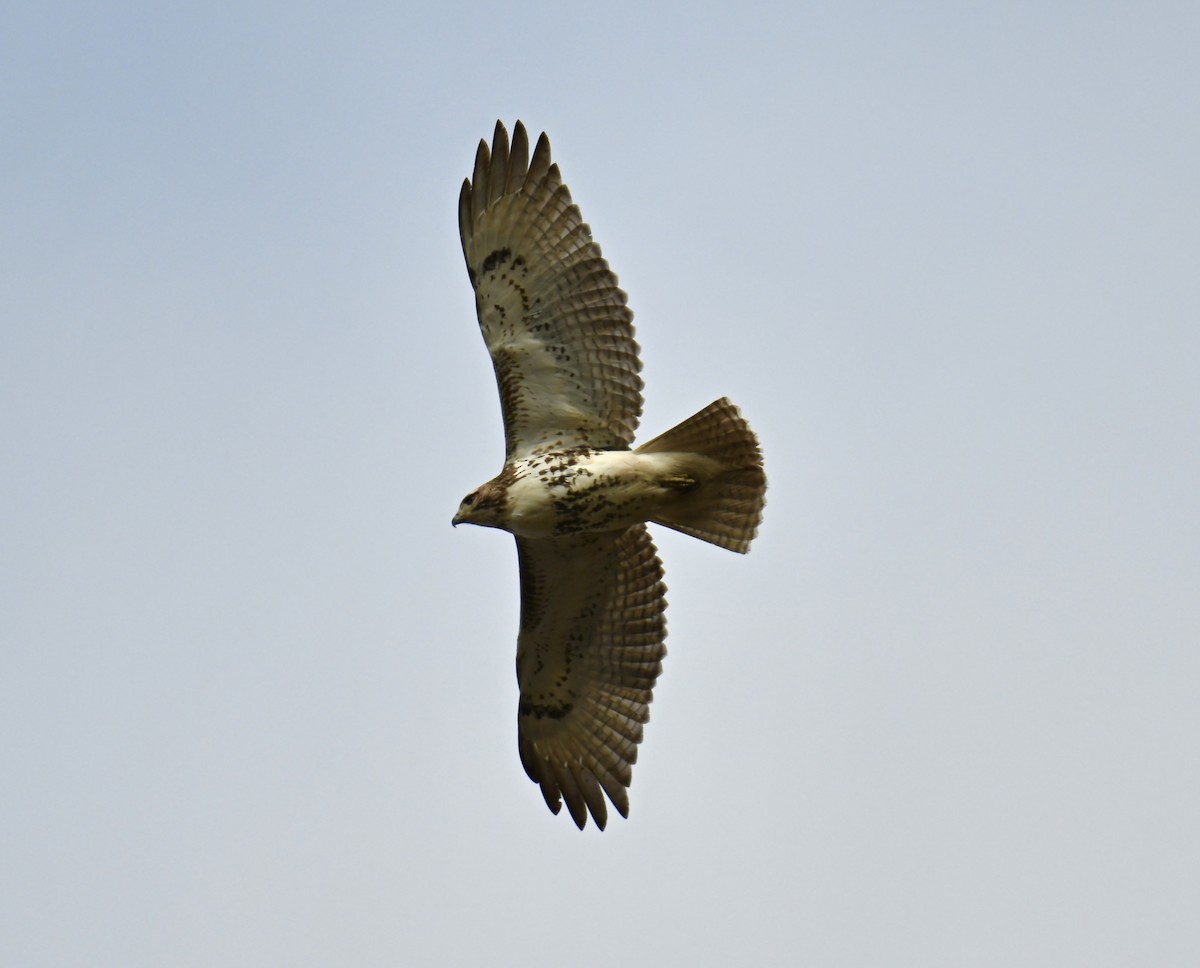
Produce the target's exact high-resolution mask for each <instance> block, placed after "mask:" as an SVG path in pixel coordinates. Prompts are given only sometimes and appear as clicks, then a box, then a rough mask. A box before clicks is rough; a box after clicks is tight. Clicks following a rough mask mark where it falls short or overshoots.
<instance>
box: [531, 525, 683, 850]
mask: <svg viewBox="0 0 1200 968" xmlns="http://www.w3.org/2000/svg"><path fill="white" fill-rule="evenodd" d="M517 554H518V556H519V558H520V564H521V634H520V638H519V639H518V642H517V681H518V683H519V684H520V687H521V699H520V705H519V707H518V709H517V740H518V745H519V748H520V752H521V764H522V765H523V766H524V767H525V772H526V773H528V774H529V778H530V779H531V780H533V781H534V782H535V783H538V784H540V785H541V788H542V795H543V796H544V797H545V798H546V804H547V805H548V806H549V807H550V809H551V810H552V811H553V812H554V813H558V811H559V809H560V808H561V806H562V800H563V799H565V800H566V801H567V810H569V811H570V813H571V818H572V819H573V820H574V821H575V823H576V825H577V826H578V827H579V829H580V830H582V829H583V827H584V825H585V824H586V823H587V817H588V813H589V812H590V813H591V815H592V819H593V821H594V822H595V824H596V826H597V827H599V828H600V829H601V830H603V829H604V825H605V823H606V822H607V821H608V811H607V808H606V806H605V802H604V794H607V795H608V799H609V800H611V801H612V804H613V806H615V807H616V808H617V811H618V812H619V813H620V814H621V816H623V817H627V816H629V797H628V795H627V793H626V788H627V787H628V786H629V782H630V780H631V778H632V767H633V764H634V762H635V761H636V760H637V746H638V743H640V742H641V741H642V724H643V723H645V722H646V721H647V720H648V719H649V718H650V711H649V708H648V707H649V704H650V700H651V698H652V691H653V689H654V683H655V680H656V679H657V678H658V675H659V673H660V672H661V671H662V659H663V656H664V655H666V651H667V650H666V647H665V646H664V645H663V639H664V638H665V637H666V621H665V619H664V616H663V612H664V610H665V609H666V604H667V603H666V597H665V593H666V586H665V585H664V584H663V582H662V577H663V570H662V564H661V563H660V562H659V560H658V555H657V553H656V552H655V550H654V544H653V542H651V540H650V535H649V534H648V533H647V531H646V526H645V525H643V524H635V525H634V526H633V527H631V528H630V529H629V530H628V531H625V532H624V533H620V532H604V533H597V534H583V535H573V536H569V537H563V538H552V539H545V540H537V541H534V540H530V539H528V538H517Z"/></svg>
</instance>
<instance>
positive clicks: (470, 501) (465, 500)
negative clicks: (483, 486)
mask: <svg viewBox="0 0 1200 968" xmlns="http://www.w3.org/2000/svg"><path fill="white" fill-rule="evenodd" d="M478 494H479V492H478V491H472V492H471V493H470V494H468V495H467V496H466V497H464V498H463V500H462V502H463V504H465V505H466V506H467V507H470V506H471V505H472V504H474V503H475V497H476V495H478Z"/></svg>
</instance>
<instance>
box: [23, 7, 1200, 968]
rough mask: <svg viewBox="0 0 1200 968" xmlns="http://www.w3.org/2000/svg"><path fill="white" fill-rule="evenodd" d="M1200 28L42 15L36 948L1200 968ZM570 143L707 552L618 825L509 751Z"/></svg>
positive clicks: (1069, 19) (557, 16)
mask: <svg viewBox="0 0 1200 968" xmlns="http://www.w3.org/2000/svg"><path fill="white" fill-rule="evenodd" d="M1198 49H1200V6H1197V5H1196V4H1195V3H1193V2H1179V3H1154V2H1150V3H1146V2H1138V3H1134V2H1127V3H1119V2H1113V3H1082V2H1079V3H1075V2H1058V3H1056V2H1037V3H1034V2H1020V3H1005V4H964V3H959V2H942V3H920V4H904V5H902V4H882V3H854V2H849V3H837V4H833V3H829V4H821V5H816V4H805V3H795V4H785V3H778V4H759V3H754V2H743V3H737V4H732V3H731V4H716V3H689V4H683V3H662V4H643V3H637V4H634V3H621V2H618V3H607V4H602V5H596V4H587V5H585V4H578V5H568V4H553V3H545V2H530V3H524V4H516V5H513V4H507V5H504V4H501V5H486V6H485V5H482V4H460V3H438V4H424V5H414V4H403V3H364V4H353V3H352V4H332V3H301V4H297V3H251V4H245V3H218V2H203V3H194V4H187V5H184V4H164V3H150V2H140V3H107V4H86V3H78V4H69V3H62V2H53V0H51V2H21V0H18V2H17V3H16V4H15V5H14V4H9V5H8V6H7V7H6V8H5V12H4V13H3V14H0V129H2V131H3V134H2V136H0V434H2V437H0V442H2V448H3V450H2V455H3V456H2V461H3V464H2V469H0V502H2V507H3V515H2V518H0V631H2V636H3V638H2V643H0V964H2V965H4V966H5V968H8V966H12V968H43V966H45V968H49V966H55V968H61V966H65V965H77V966H86V968H96V966H100V968H109V966H111V968H164V966H170V968H176V966H195V968H225V966H245V968H262V966H274V965H280V966H285V965H286V966H288V968H308V966H312V968H318V966H320V968H325V966H331V965H336V966H339V968H345V966H349V968H355V966H384V965H455V964H475V965H518V964H531V963H537V964H555V963H559V964H573V965H581V966H606V968H607V966H613V965H631V966H643V965H684V964H691V965H705V966H707V965H714V966H718V965H746V964H781V965H782V964H806V965H816V966H863V965H877V966H887V968H891V966H914V968H931V966H946V968H960V966H1022V968H1024V966H1053V968H1061V966H1065V965H1072V966H1073V965H1080V966H1088V968H1096V966H1126V965H1153V966H1155V968H1167V966H1185V965H1186V966H1194V965H1196V964H1197V963H1200V918H1198V917H1197V911H1200V821H1198V818H1200V772H1198V766H1200V712H1198V703H1197V691H1198V686H1200V657H1198V652H1197V648H1198V645H1200V594H1198V593H1200V499H1198V495H1200V446H1198V443H1200V379H1198V377H1200V374H1198V369H1200V367H1198V361H1200V183H1198V175H1197V173H1198V172H1200V109H1198V104H1200V70H1198V68H1197V61H1196V56H1197V54H1196V52H1197V50H1198ZM518 117H519V118H521V119H523V120H524V121H525V122H526V124H527V125H528V126H529V128H530V130H531V132H532V133H533V134H534V135H536V133H537V132H539V131H541V130H543V129H545V130H547V131H548V132H549V133H550V136H551V142H552V144H553V147H554V154H555V157H556V159H557V160H558V161H559V163H560V165H561V167H562V171H563V174H564V177H565V180H566V182H567V184H568V185H570V186H571V189H572V191H573V194H574V196H575V199H576V201H577V202H579V204H580V206H581V208H582V209H583V213H584V217H585V219H586V220H587V221H588V222H589V223H590V224H591V226H592V228H593V231H594V233H595V236H596V238H597V241H599V243H600V244H601V246H602V247H603V251H604V254H605V255H606V256H607V258H608V259H609V260H610V262H611V263H612V265H613V267H614V269H615V270H616V271H617V273H618V274H619V276H620V278H621V283H622V285H623V286H624V287H625V288H626V289H627V290H628V292H629V294H630V304H631V306H632V307H633V309H634V311H635V313H636V321H635V322H636V325H637V327H638V337H639V339H640V341H641V344H642V349H643V357H644V360H645V364H646V366H645V371H644V376H645V378H646V409H645V416H644V419H643V424H642V426H643V439H645V438H646V437H648V436H652V435H654V434H656V433H658V432H659V431H661V430H663V429H664V428H666V427H667V426H669V425H671V424H673V423H675V422H676V421H678V420H679V419H681V418H683V417H685V416H687V415H688V414H690V413H692V412H694V411H695V410H698V409H699V408H700V407H702V406H703V405H705V404H707V403H708V402H709V401H710V400H713V399H715V398H716V397H718V396H721V395H723V394H727V395H729V396H730V397H731V398H732V399H733V400H734V401H735V402H737V403H738V404H739V405H740V406H741V408H742V410H743V412H744V413H745V414H746V416H747V417H748V418H749V420H750V421H751V423H752V425H753V426H754V427H755V429H756V430H757V431H758V433H759V435H760V437H761V440H762V445H763V449H764V452H765V455H766V462H767V471H768V476H769V479H770V490H769V493H768V501H769V503H768V507H767V513H766V518H765V522H764V525H763V528H762V531H761V533H760V536H759V538H758V540H757V542H756V544H755V547H754V549H753V550H752V552H751V553H750V555H749V556H748V557H745V558H742V557H739V556H736V555H731V554H729V553H727V552H723V551H720V550H719V549H715V548H712V547H709V546H706V545H704V544H702V543H700V542H698V541H695V540H694V539H690V538H685V537H683V536H680V535H676V534H673V533H669V532H664V531H662V530H661V529H660V530H658V531H657V533H656V538H657V541H658V543H659V547H660V551H661V554H662V558H663V561H664V563H665V566H666V570H667V583H668V585H669V587H670V595H669V598H670V602H671V607H670V609H669V612H668V620H669V628H670V635H669V638H668V646H669V649H670V655H669V657H668V659H667V663H666V669H665V673H664V675H663V678H662V679H661V680H660V686H659V689H658V691H657V693H656V699H655V702H654V706H653V707H652V712H653V716H652V721H651V723H650V725H649V726H648V728H647V732H646V742H645V744H644V745H643V747H642V755H641V759H640V762H639V764H638V766H637V768H636V769H635V773H634V783H633V787H632V789H631V800H632V812H631V817H630V819H629V820H628V821H622V820H620V818H614V819H613V820H612V822H611V823H610V825H609V829H608V831H606V832H604V833H602V834H601V833H598V832H597V831H595V830H594V829H593V828H591V827H589V828H588V830H587V831H586V832H584V833H580V832H579V831H577V830H576V829H575V828H574V826H573V825H572V823H571V821H570V819H569V818H568V817H567V816H566V814H565V812H564V814H563V815H561V816H559V817H553V816H551V815H550V814H549V813H548V812H547V810H546V808H545V806H544V805H543V803H542V798H541V795H540V794H539V792H538V790H537V788H536V787H535V786H534V785H533V784H532V783H530V782H529V781H528V780H527V779H526V778H525V775H524V773H523V772H522V770H521V767H520V764H519V762H518V758H517V749H516V736H515V733H516V699H517V693H516V684H515V679H514V674H513V655H514V645H515V638H516V621H517V608H518V599H517V572H516V558H515V554H514V552H513V548H512V542H511V540H510V539H508V538H507V536H505V535H502V534H499V533H497V532H493V531H487V530H483V529H472V528H459V529H457V530H451V528H450V517H451V515H452V514H453V512H454V510H455V508H456V506H457V504H458V501H459V500H460V498H461V497H462V495H463V494H465V493H466V492H467V491H468V490H470V489H471V488H472V487H474V486H475V485H477V484H479V483H480V482H482V481H483V480H486V479H487V478H488V477H490V476H491V475H492V474H493V473H495V472H496V471H497V470H498V469H499V466H500V462H501V458H502V451H503V438H502V433H501V427H500V420H499V405H498V401H497V397H496V391H495V387H494V384H493V381H492V374H491V367H490V364H489V361H488V359H487V355H486V351H485V349H484V347H483V343H482V340H481V339H480V336H479V333H478V330H477V327H476V323H475V319H474V310H473V303H472V298H471V293H470V289H469V286H468V282H467V277H466V272H465V269H464V267H463V264H462V256H461V252H460V249H459V242H458V237H457V227H456V218H455V211H456V200H457V196H458V190H459V186H460V184H461V181H462V179H463V177H464V176H465V175H466V174H467V173H468V172H469V171H470V167H471V162H472V159H473V156H474V152H475V146H476V144H477V142H478V140H479V139H480V138H481V137H485V136H487V137H490V134H491V130H492V127H493V125H494V123H495V121H496V119H497V118H502V119H504V120H505V122H506V123H507V124H509V125H510V127H511V123H512V121H513V120H514V119H516V118H518Z"/></svg>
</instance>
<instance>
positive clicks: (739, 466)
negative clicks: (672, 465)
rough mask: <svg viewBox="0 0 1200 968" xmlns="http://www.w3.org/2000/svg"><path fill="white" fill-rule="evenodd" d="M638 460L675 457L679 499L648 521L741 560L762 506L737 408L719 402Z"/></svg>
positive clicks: (750, 441)
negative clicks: (729, 553) (708, 544)
mask: <svg viewBox="0 0 1200 968" xmlns="http://www.w3.org/2000/svg"><path fill="white" fill-rule="evenodd" d="M636 452H637V453H638V454H668V453H669V454H677V455H679V458H680V460H679V461H678V465H677V466H678V469H679V471H680V476H679V478H678V481H677V484H675V485H674V486H677V487H678V490H679V497H678V498H677V499H676V500H673V501H672V502H670V504H668V505H667V506H666V507H664V508H663V509H662V510H660V511H659V512H658V516H657V517H654V518H652V519H651V520H652V521H653V522H654V523H655V524H661V525H663V526H664V527H667V528H673V529H674V530H676V531H682V532H683V533H684V534H690V535H692V536H693V537H696V538H700V539H701V540H702V541H708V542H711V543H712V544H715V545H719V546H720V547H722V548H728V549H729V550H730V551H736V552H738V553H739V554H745V553H746V552H747V551H749V550H750V542H751V540H753V538H754V535H755V533H756V532H757V531H758V525H759V522H760V521H761V520H762V511H763V505H765V504H766V493H767V476H766V474H765V473H764V472H763V464H762V454H761V452H760V451H759V449H758V438H756V437H755V436H754V431H753V430H751V429H750V425H749V424H748V423H746V421H745V418H743V417H742V415H741V413H740V412H739V411H738V408H737V407H735V406H734V405H733V404H732V403H730V402H729V400H728V399H726V398H725V397H722V398H721V399H720V400H717V401H715V402H713V403H710V404H709V405H708V406H707V407H705V408H704V409H703V410H701V411H700V412H699V413H698V414H696V415H695V416H692V417H688V419H687V420H685V421H683V423H681V424H679V425H677V426H675V427H672V428H671V429H670V430H668V431H667V432H666V433H664V434H660V435H659V436H658V437H655V438H654V439H653V440H651V441H648V442H647V443H644V444H642V445H641V446H640V447H638V448H637V451H636Z"/></svg>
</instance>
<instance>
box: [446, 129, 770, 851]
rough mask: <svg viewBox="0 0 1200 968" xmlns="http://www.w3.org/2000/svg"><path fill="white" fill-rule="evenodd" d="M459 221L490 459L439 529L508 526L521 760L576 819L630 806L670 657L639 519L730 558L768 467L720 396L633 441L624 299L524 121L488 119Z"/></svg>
mask: <svg viewBox="0 0 1200 968" xmlns="http://www.w3.org/2000/svg"><path fill="white" fill-rule="evenodd" d="M459 230H460V233H461V235H462V243H463V254H464V255H465V257H466V261H467V270H468V272H469V273H470V276H471V282H472V285H473V286H474V289H475V305H476V309H477V311H478V315H479V324H480V328H481V329H482V331H483V336H484V340H485V342H486V343H487V346H488V350H489V352H490V353H491V356H492V363H493V365H494V367H495V370H496V380H497V383H498V384H499V388H500V402H501V408H502V410H503V414H504V428H505V439H506V443H507V447H506V451H507V453H506V458H505V465H504V469H503V470H502V471H501V472H500V474H499V475H497V476H496V477H495V478H493V479H492V480H491V481H489V482H487V483H486V484H484V485H482V486H481V487H480V488H478V489H477V490H476V491H474V492H472V493H471V494H469V495H468V496H467V497H466V498H465V499H464V500H463V502H462V505H461V506H460V507H459V511H458V514H457V515H455V518H454V523H456V524H457V523H459V522H470V523H472V524H481V525H486V526H489V527H495V528H502V529H504V530H506V531H510V532H512V533H513V534H514V535H515V536H516V541H517V556H518V559H519V563H520V571H521V631H520V635H519V638H518V642H517V680H518V683H519V685H520V689H521V696H520V702H519V704H518V744H519V748H520V753H521V762H522V764H523V765H524V767H525V770H526V772H527V773H528V774H529V776H530V778H531V779H533V780H534V781H535V782H537V783H539V784H540V785H541V788H542V793H543V795H544V796H545V798H546V803H547V804H548V805H549V806H550V809H551V810H553V811H554V812H555V813H557V812H558V811H559V809H560V807H561V802H562V799H565V800H566V801H567V808H568V809H569V810H570V812H571V816H572V818H573V819H574V820H575V822H576V824H578V826H579V827H580V828H582V827H583V826H584V825H585V823H586V822H587V816H588V813H589V812H590V813H591V815H592V818H593V820H594V821H595V822H596V824H597V826H599V827H601V828H603V827H604V825H605V822H606V819H607V809H606V806H605V801H604V796H605V795H607V796H608V799H609V800H610V801H611V802H612V803H613V805H614V806H615V807H616V808H617V810H618V811H620V813H621V814H622V816H626V815H628V812H629V800H628V796H627V793H626V788H627V787H628V786H629V782H630V778H631V767H632V765H633V763H634V761H635V760H636V759H637V744H638V743H640V742H641V739H642V724H643V723H645V722H646V720H647V719H648V718H649V709H648V706H649V703H650V700H651V696H652V690H653V688H654V683H655V681H656V679H657V678H658V674H659V672H661V670H662V658H663V656H664V655H665V654H666V649H665V647H664V645H663V640H664V638H665V636H666V626H665V622H664V620H663V612H664V609H665V608H666V601H665V598H664V593H665V591H666V587H665V586H664V585H663V583H662V577H663V572H662V565H661V564H660V563H659V560H658V556H657V554H656V552H655V549H654V545H653V543H652V542H651V540H650V536H649V533H648V532H647V530H646V526H645V523H644V522H647V521H651V522H654V523H657V524H662V525H665V526H667V527H670V528H674V529H676V530H678V531H683V532H685V533H687V534H692V535H695V536H696V537H698V538H702V539H703V540H705V541H710V542H712V543H713V544H717V545H720V546H721V547H724V548H729V549H731V550H733V551H739V552H745V551H746V550H748V548H749V545H750V540H751V539H752V538H753V537H754V533H755V530H756V529H757V527H758V523H759V520H760V518H761V516H762V507H763V503H764V494H765V491H766V477H765V475H764V474H763V470H762V458H761V456H760V454H759V451H758V443H757V441H756V440H755V437H754V434H753V433H752V432H751V430H750V428H749V427H748V426H747V425H746V422H745V421H744V420H743V419H742V417H741V415H740V414H739V413H738V411H737V408H736V407H734V406H733V404H731V403H730V402H729V401H728V400H724V399H722V400H718V401H716V402H715V403H713V404H710V405H709V406H708V407H706V408H705V409H704V410H702V411H700V412H699V413H698V414H696V415H695V416H693V417H690V418H689V419H688V420H685V421H684V422H683V423H682V424H679V425H678V426H677V427H675V428H673V429H672V430H669V431H667V432H666V433H665V434H662V435H661V436H659V437H656V438H655V439H654V440H651V441H649V442H648V443H645V444H642V445H641V446H640V447H637V448H636V449H630V448H631V444H632V442H633V433H634V430H635V429H636V427H637V423H638V417H639V416H640V414H641V406H642V398H641V388H642V381H641V378H640V377H639V376H638V371H639V370H640V369H641V363H640V360H639V359H638V346H637V343H636V342H635V341H634V338H633V326H632V319H633V314H632V313H631V312H630V311H629V309H628V308H627V307H626V305H625V294H624V293H623V292H622V291H621V290H620V289H618V288H617V279H616V276H615V275H614V274H613V273H612V271H611V270H610V269H609V268H608V263H606V262H605V261H604V259H603V258H602V257H601V255H600V249H599V247H598V246H597V245H596V244H595V243H594V242H593V241H592V239H591V234H590V232H589V230H588V227H587V226H586V225H584V224H583V221H582V219H581V218H580V215H579V209H578V208H577V207H576V206H575V205H573V204H572V202H571V196H570V193H569V192H568V191H567V188H566V186H565V185H563V184H562V180H561V178H560V177H559V173H558V166H557V165H553V164H551V163H550V144H549V141H548V140H547V139H546V136H545V135H544V134H543V135H542V136H541V138H539V139H538V143H537V146H536V148H535V149H534V152H533V155H532V157H530V156H529V143H528V139H527V136H526V134H525V128H524V127H523V126H522V125H521V123H520V122H518V123H517V125H516V127H515V129H514V131H513V140H512V145H511V147H510V145H509V142H508V134H507V132H506V131H505V129H504V126H503V125H501V124H499V123H497V125H496V133H495V137H494V139H493V143H492V147H491V150H490V151H489V149H488V145H487V143H486V142H481V143H480V145H479V151H478V153H477V154H476V157H475V171H474V173H473V175H472V177H471V178H470V179H468V180H467V181H466V182H465V183H464V184H463V190H462V194H461V196H460V198H459Z"/></svg>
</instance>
